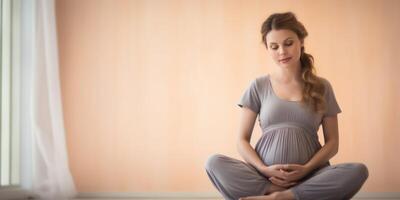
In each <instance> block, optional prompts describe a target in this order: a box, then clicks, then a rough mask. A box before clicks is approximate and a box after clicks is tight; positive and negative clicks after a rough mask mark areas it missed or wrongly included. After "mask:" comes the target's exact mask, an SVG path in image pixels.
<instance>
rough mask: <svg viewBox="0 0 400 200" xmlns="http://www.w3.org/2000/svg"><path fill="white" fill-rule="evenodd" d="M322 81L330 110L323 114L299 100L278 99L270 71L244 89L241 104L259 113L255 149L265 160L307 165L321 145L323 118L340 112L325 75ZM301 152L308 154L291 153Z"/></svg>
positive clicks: (271, 162)
mask: <svg viewBox="0 0 400 200" xmlns="http://www.w3.org/2000/svg"><path fill="white" fill-rule="evenodd" d="M321 80H322V81H323V84H324V85H325V94H324V98H325V100H326V102H327V105H326V106H327V109H326V110H325V112H324V113H322V114H317V113H314V112H312V111H311V109H306V108H305V107H304V106H302V105H301V103H300V102H298V101H289V100H284V99H281V98H279V97H278V96H277V95H276V94H275V93H274V91H273V88H272V87H271V81H270V75H269V74H268V75H265V76H261V77H258V78H256V79H255V80H253V81H252V82H251V84H250V85H249V86H248V88H247V89H246V90H245V91H244V93H243V95H242V97H241V98H240V101H239V103H238V105H239V106H240V107H247V108H249V109H251V110H252V111H254V112H255V113H257V114H258V121H259V125H260V127H261V129H262V132H263V136H262V138H260V140H259V141H258V143H257V145H256V151H258V153H259V154H260V156H261V157H262V158H263V160H264V161H265V162H270V163H269V164H273V163H280V162H283V163H303V164H304V163H305V162H306V161H308V159H310V158H311V157H312V155H313V154H314V153H315V152H316V151H317V150H318V149H319V148H320V147H321V146H320V144H319V141H318V134H317V131H318V128H319V126H320V124H321V122H322V119H323V118H324V117H326V116H334V115H336V114H338V113H340V112H341V109H340V107H339V105H338V103H337V101H336V98H335V94H334V92H333V89H332V86H331V84H330V83H329V81H328V80H326V79H324V78H321ZM278 133H281V134H278ZM259 151H262V152H259ZM277 151H278V152H277ZM279 151H283V152H279ZM295 151H297V152H295ZM300 153H304V154H308V155H306V156H304V155H297V157H296V155H292V154H300ZM291 156H292V158H290V157H291ZM293 156H294V157H293ZM299 156H300V157H301V158H299ZM282 157H284V158H282Z"/></svg>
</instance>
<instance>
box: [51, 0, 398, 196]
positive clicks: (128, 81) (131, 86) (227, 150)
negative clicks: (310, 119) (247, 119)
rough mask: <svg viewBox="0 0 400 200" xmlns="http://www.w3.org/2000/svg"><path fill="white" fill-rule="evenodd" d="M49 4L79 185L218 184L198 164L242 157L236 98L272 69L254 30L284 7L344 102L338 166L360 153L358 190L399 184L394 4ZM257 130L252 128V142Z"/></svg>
mask: <svg viewBox="0 0 400 200" xmlns="http://www.w3.org/2000/svg"><path fill="white" fill-rule="evenodd" d="M56 6H57V23H58V34H59V36H58V37H59V47H60V64H61V72H60V73H61V81H62V94H63V105H64V115H65V125H66V131H67V142H68V153H69V157H70V167H71V171H72V174H73V177H74V180H75V183H76V185H77V188H78V190H79V191H80V192H107V191H111V192H180V191H186V192H201V191H215V189H214V188H213V186H212V185H211V183H210V182H209V181H208V178H207V176H206V174H205V171H204V169H203V166H204V162H205V160H206V159H207V157H208V156H209V155H211V154H212V153H217V152H218V153H223V154H227V155H229V156H233V157H237V158H239V156H238V153H237V152H236V149H235V139H236V134H237V129H238V114H239V108H238V107H237V106H236V102H237V101H238V100H239V98H240V96H241V95H242V92H243V91H244V89H245V88H246V87H247V86H248V84H249V83H250V81H251V80H252V79H254V78H255V77H257V76H261V75H264V74H267V73H268V72H269V71H270V70H271V61H270V60H269V58H268V56H267V54H266V52H265V49H264V47H263V46H262V44H261V40H260V34H259V30H260V26H261V23H262V22H263V20H264V19H265V18H266V17H267V16H268V15H269V14H271V13H272V12H280V11H288V10H290V11H293V12H295V13H296V14H297V16H298V17H299V19H300V20H301V21H302V22H304V24H305V26H306V28H307V29H308V31H309V33H310V34H309V38H307V39H306V51H308V52H309V53H311V54H312V55H314V57H315V58H316V67H317V72H318V74H319V75H320V76H323V77H325V78H327V79H328V80H330V82H331V83H332V85H333V87H334V89H335V92H336V97H337V99H338V102H339V104H340V106H341V108H342V110H343V113H342V114H340V115H339V131H340V150H339V151H340V152H339V154H338V155H337V156H336V157H335V158H334V159H333V163H340V162H349V161H359V162H364V163H365V164H367V165H368V167H369V170H370V177H369V179H368V181H367V183H366V185H365V187H364V188H363V190H364V191H367V192H399V188H400V171H399V170H395V169H400V161H399V159H398V156H397V153H398V146H399V145H400V136H399V134H400V123H399V122H400V104H399V103H398V102H399V99H400V90H399V86H400V79H399V78H398V76H399V75H398V74H399V73H400V69H399V65H400V55H399V52H400V45H399V42H398V41H399V40H398V38H399V35H400V21H399V20H398V19H400V12H398V8H399V7H400V1H396V0H393V1H380V0H376V1H364V0H356V1H345V0H343V1H334V0H332V1H328V0H325V1H297V0H296V1H272V0H271V1H233V0H232V1H211V0H209V1H202V0H197V1H178V0H169V1H150V0H148V1H139V0H137V1H133V0H132V1H128V0H115V1H113V0H85V1H80V0H58V1H57V2H56ZM320 131H321V129H320ZM320 134H321V133H320ZM259 135H260V131H259V128H258V125H257V128H256V129H255V136H254V138H253V139H252V143H253V144H254V143H255V142H256V139H257V137H259Z"/></svg>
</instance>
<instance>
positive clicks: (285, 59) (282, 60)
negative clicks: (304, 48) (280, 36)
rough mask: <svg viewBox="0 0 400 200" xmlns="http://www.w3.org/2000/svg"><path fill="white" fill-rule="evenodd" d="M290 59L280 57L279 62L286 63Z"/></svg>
mask: <svg viewBox="0 0 400 200" xmlns="http://www.w3.org/2000/svg"><path fill="white" fill-rule="evenodd" d="M290 59H292V57H288V58H284V59H280V60H279V62H281V63H287V62H289V60H290Z"/></svg>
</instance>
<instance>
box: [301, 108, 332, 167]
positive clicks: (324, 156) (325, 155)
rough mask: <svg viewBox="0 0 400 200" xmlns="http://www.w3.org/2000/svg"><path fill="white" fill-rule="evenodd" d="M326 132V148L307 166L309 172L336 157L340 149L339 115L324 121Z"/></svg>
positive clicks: (325, 118) (323, 125)
mask: <svg viewBox="0 0 400 200" xmlns="http://www.w3.org/2000/svg"><path fill="white" fill-rule="evenodd" d="M322 128H323V132H324V140H325V144H324V146H323V147H322V148H321V149H320V150H319V151H318V152H317V153H316V154H315V155H314V156H313V157H312V158H311V160H310V161H308V162H307V163H306V165H305V167H306V168H308V170H313V169H315V168H317V167H319V166H321V165H323V164H325V163H326V162H328V161H329V160H330V159H331V158H332V157H333V156H335V155H336V154H337V152H338V149H339V130H338V129H339V128H338V119H337V115H335V116H329V117H324V119H323V120H322Z"/></svg>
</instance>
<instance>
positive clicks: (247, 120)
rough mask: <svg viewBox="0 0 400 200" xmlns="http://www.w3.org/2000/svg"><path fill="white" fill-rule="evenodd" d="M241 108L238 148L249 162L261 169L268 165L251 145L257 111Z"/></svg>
mask: <svg viewBox="0 0 400 200" xmlns="http://www.w3.org/2000/svg"><path fill="white" fill-rule="evenodd" d="M241 110H242V111H241V115H240V123H239V137H238V140H237V149H238V151H239V154H240V155H241V156H242V157H243V159H244V160H245V161H246V162H247V163H249V164H251V165H252V166H254V167H255V168H256V169H258V170H260V171H261V170H262V169H263V168H264V167H266V166H265V165H264V163H263V162H262V160H261V159H260V157H259V156H258V155H257V153H256V151H255V150H254V148H253V147H252V146H251V145H250V139H251V134H252V133H253V128H254V123H255V121H256V119H257V113H255V112H254V111H252V110H250V109H249V108H246V107H243V108H242V109H241Z"/></svg>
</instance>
